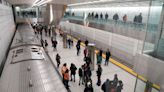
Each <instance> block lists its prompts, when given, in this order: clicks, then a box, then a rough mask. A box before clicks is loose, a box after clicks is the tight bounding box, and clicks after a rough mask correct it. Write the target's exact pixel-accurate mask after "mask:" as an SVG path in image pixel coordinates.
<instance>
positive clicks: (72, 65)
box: [70, 63, 77, 82]
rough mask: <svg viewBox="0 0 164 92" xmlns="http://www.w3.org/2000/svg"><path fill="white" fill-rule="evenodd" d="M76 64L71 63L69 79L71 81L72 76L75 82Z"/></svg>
mask: <svg viewBox="0 0 164 92" xmlns="http://www.w3.org/2000/svg"><path fill="white" fill-rule="evenodd" d="M76 70H77V68H76V66H75V64H73V63H71V67H70V71H71V81H72V76H73V77H74V82H75V75H76Z"/></svg>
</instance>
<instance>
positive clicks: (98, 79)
mask: <svg viewBox="0 0 164 92" xmlns="http://www.w3.org/2000/svg"><path fill="white" fill-rule="evenodd" d="M96 73H97V85H98V86H100V85H101V74H102V68H101V65H98V69H97V71H96Z"/></svg>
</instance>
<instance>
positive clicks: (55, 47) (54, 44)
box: [53, 40, 58, 50]
mask: <svg viewBox="0 0 164 92" xmlns="http://www.w3.org/2000/svg"><path fill="white" fill-rule="evenodd" d="M57 44H58V42H57V41H56V40H54V41H53V47H54V50H57Z"/></svg>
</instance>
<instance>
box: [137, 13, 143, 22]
mask: <svg viewBox="0 0 164 92" xmlns="http://www.w3.org/2000/svg"><path fill="white" fill-rule="evenodd" d="M138 23H142V13H140V14H139V15H138Z"/></svg>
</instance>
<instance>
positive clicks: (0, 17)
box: [0, 4, 15, 64]
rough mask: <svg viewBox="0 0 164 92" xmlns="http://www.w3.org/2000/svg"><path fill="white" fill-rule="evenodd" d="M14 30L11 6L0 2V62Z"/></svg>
mask: <svg viewBox="0 0 164 92" xmlns="http://www.w3.org/2000/svg"><path fill="white" fill-rule="evenodd" d="M14 31H15V23H14V19H13V12H12V8H11V7H9V6H5V5H2V4H0V64H1V62H2V60H3V58H4V56H5V53H6V51H7V48H8V46H9V43H10V41H11V38H12V36H13V34H14Z"/></svg>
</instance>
